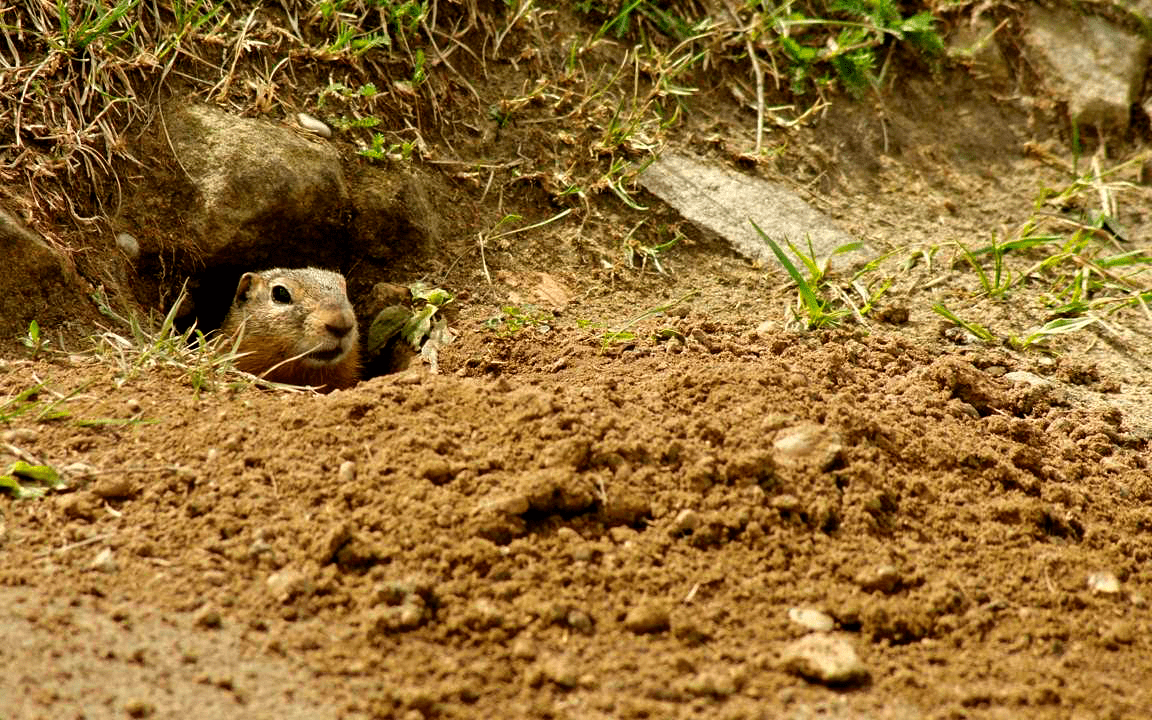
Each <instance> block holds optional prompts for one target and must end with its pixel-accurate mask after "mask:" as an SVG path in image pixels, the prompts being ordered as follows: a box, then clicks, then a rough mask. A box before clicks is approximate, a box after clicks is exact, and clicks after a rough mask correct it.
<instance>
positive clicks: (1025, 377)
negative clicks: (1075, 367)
mask: <svg viewBox="0 0 1152 720" xmlns="http://www.w3.org/2000/svg"><path fill="white" fill-rule="evenodd" d="M1004 379H1005V380H1007V381H1008V382H1010V383H1012V384H1013V385H1028V386H1030V387H1051V386H1052V381H1051V380H1049V379H1048V378H1045V377H1041V376H1039V375H1037V374H1036V373H1030V372H1027V371H1026V370H1016V371H1015V372H1010V373H1005V374H1004Z"/></svg>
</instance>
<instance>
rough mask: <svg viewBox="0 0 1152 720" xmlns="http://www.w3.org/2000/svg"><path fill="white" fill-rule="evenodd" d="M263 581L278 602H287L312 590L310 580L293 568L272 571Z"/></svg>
mask: <svg viewBox="0 0 1152 720" xmlns="http://www.w3.org/2000/svg"><path fill="white" fill-rule="evenodd" d="M265 582H266V584H267V585H268V591H269V592H271V593H272V597H274V598H276V599H277V600H278V601H280V602H288V601H289V600H292V599H293V598H295V597H297V596H299V595H308V594H310V593H311V592H312V581H311V580H309V579H308V576H307V575H305V574H304V573H303V572H301V571H300V570H297V569H295V568H290V567H287V568H284V569H283V570H280V571H279V572H274V573H272V574H271V575H269V576H268V579H267V580H266V581H265Z"/></svg>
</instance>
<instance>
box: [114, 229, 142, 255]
mask: <svg viewBox="0 0 1152 720" xmlns="http://www.w3.org/2000/svg"><path fill="white" fill-rule="evenodd" d="M116 247H118V248H120V252H122V253H124V254H125V255H126V256H127V257H128V259H129V260H132V261H135V260H136V259H138V258H139V257H140V241H139V240H137V239H136V238H134V237H133V236H131V235H129V234H128V233H126V232H122V233H118V234H117V235H116Z"/></svg>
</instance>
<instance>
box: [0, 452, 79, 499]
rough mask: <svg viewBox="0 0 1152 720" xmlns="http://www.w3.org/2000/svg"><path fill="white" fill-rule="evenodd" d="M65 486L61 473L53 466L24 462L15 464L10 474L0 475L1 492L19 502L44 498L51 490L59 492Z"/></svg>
mask: <svg viewBox="0 0 1152 720" xmlns="http://www.w3.org/2000/svg"><path fill="white" fill-rule="evenodd" d="M65 485H66V483H65V482H64V480H63V479H62V478H61V477H60V473H58V472H56V470H55V469H54V468H52V467H51V466H49V465H31V464H29V463H26V462H24V461H23V460H21V461H18V462H16V463H13V464H12V465H11V466H10V467H9V468H8V472H6V473H4V474H3V475H0V491H3V492H7V493H8V494H9V495H11V496H12V497H14V498H16V499H17V500H27V499H29V498H38V497H42V496H43V495H45V494H46V493H47V492H48V491H49V490H59V489H61V488H63V487H65Z"/></svg>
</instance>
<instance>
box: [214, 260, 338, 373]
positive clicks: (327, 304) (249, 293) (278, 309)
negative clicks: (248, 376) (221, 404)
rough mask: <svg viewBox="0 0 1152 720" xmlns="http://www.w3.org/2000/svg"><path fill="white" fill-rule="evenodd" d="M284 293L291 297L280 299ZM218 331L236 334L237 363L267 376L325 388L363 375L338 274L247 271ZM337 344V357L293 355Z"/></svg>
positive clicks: (309, 270)
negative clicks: (278, 296) (338, 351)
mask: <svg viewBox="0 0 1152 720" xmlns="http://www.w3.org/2000/svg"><path fill="white" fill-rule="evenodd" d="M274 290H277V291H278V294H279V295H280V299H277V298H276V297H274ZM285 297H290V300H289V301H288V302H282V301H281V300H283V298H285ZM220 331H221V332H222V333H224V334H226V335H230V336H232V337H233V338H234V340H235V343H236V344H235V346H234V347H235V350H236V351H237V352H238V353H241V354H242V356H241V357H239V358H238V359H237V360H236V367H237V368H239V369H240V370H243V371H245V372H250V373H252V374H254V375H259V376H260V377H262V378H264V379H266V380H269V381H272V382H278V383H288V384H291V385H311V386H313V387H317V388H318V389H320V390H322V391H324V392H327V391H330V390H334V389H338V388H346V387H351V386H352V385H355V384H356V382H357V381H358V380H359V379H360V341H359V334H358V328H357V327H356V314H355V313H354V312H353V310H352V305H351V304H350V303H349V302H348V297H347V294H346V290H345V282H344V277H343V276H341V275H339V274H338V273H334V272H330V271H327V270H319V269H317V268H303V269H295V270H285V269H281V268H277V269H274V270H265V271H263V272H259V273H245V274H244V276H243V277H242V278H241V279H240V283H239V285H238V286H237V288H236V297H235V298H234V299H233V301H232V307H231V308H230V309H229V310H228V315H227V316H226V317H225V318H224V324H223V325H222V326H221V328H220ZM337 348H339V350H340V351H341V352H340V353H339V354H338V355H337V356H335V357H330V358H314V357H298V358H296V359H292V360H289V358H294V357H296V356H298V355H307V354H308V353H311V352H313V351H316V350H318V349H319V350H328V351H330V352H331V353H335V352H336V349H337Z"/></svg>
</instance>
